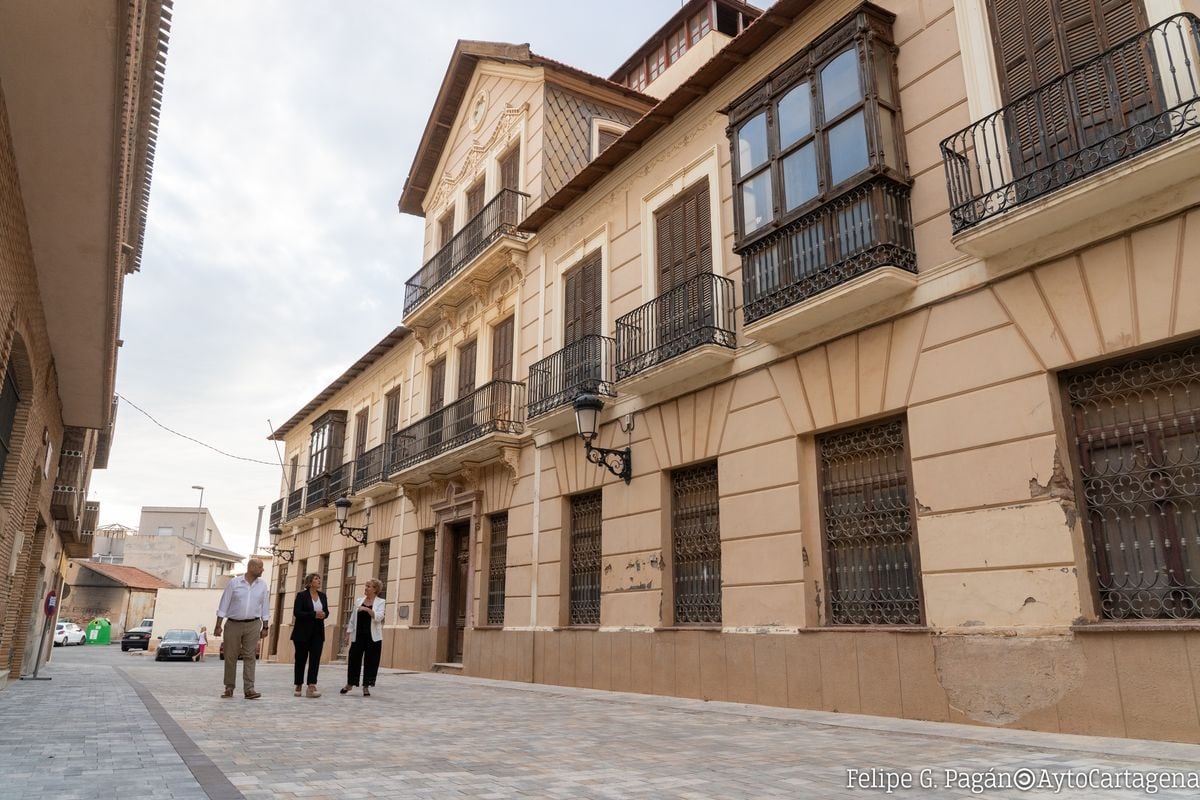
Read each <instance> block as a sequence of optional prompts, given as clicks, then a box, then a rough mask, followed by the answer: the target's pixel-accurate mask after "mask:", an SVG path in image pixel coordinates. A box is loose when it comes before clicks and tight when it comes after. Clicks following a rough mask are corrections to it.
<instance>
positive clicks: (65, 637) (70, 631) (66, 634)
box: [54, 622, 87, 647]
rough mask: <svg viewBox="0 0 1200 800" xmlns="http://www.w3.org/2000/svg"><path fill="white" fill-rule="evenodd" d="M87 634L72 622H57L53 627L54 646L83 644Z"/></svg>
mask: <svg viewBox="0 0 1200 800" xmlns="http://www.w3.org/2000/svg"><path fill="white" fill-rule="evenodd" d="M86 638H87V634H86V633H85V632H84V630H83V628H81V627H79V626H78V625H76V624H75V623H74V622H59V623H57V624H56V625H55V626H54V646H55V647H62V646H63V645H68V644H83V643H84V640H85V639H86Z"/></svg>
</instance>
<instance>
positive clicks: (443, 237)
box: [438, 208, 454, 247]
mask: <svg viewBox="0 0 1200 800" xmlns="http://www.w3.org/2000/svg"><path fill="white" fill-rule="evenodd" d="M452 238H454V209H453V208H452V209H450V210H449V211H447V212H446V213H445V214H443V215H442V218H441V219H439V220H438V247H445V246H446V245H447V244H449V243H450V240H451V239H452Z"/></svg>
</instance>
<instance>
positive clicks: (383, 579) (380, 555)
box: [375, 542, 392, 597]
mask: <svg viewBox="0 0 1200 800" xmlns="http://www.w3.org/2000/svg"><path fill="white" fill-rule="evenodd" d="M377 547H378V549H377V550H376V551H375V557H376V558H377V559H378V565H379V566H378V569H377V570H376V573H375V577H376V578H377V579H378V580H379V583H380V584H382V586H383V588H381V589H380V590H379V596H380V597H387V592H388V568H389V567H390V566H391V559H392V543H391V542H379V544H378V545H377Z"/></svg>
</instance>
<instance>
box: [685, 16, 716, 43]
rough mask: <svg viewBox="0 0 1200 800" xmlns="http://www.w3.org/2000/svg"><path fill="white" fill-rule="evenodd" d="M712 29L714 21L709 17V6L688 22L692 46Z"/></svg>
mask: <svg viewBox="0 0 1200 800" xmlns="http://www.w3.org/2000/svg"><path fill="white" fill-rule="evenodd" d="M710 30H712V21H711V20H710V19H709V17H708V6H705V8H704V10H703V11H701V12H700V13H699V14H697V15H696V16H694V17H692V19H691V21H690V22H689V23H688V36H689V37H690V39H691V43H692V47H695V46H696V44H697V43H698V42H699V41H700V40H701V39H703V38H704V37H705V35H706V34H707V33H708V32H709V31H710Z"/></svg>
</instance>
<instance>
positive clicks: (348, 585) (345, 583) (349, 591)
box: [337, 547, 358, 653]
mask: <svg viewBox="0 0 1200 800" xmlns="http://www.w3.org/2000/svg"><path fill="white" fill-rule="evenodd" d="M357 583H358V547H351V548H348V549H347V550H346V551H345V555H344V562H343V564H342V597H341V600H339V602H340V603H341V606H342V608H341V613H340V614H338V617H339V618H340V625H341V629H342V630H346V626H347V625H349V624H350V615H351V614H353V613H354V587H355V585H356V584H357ZM337 639H338V653H344V652H346V646H345V637H343V636H339V637H337Z"/></svg>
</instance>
